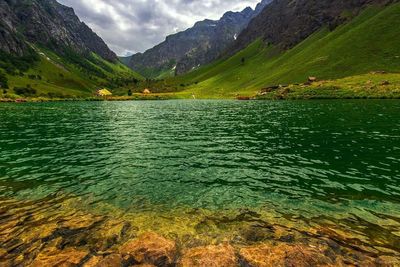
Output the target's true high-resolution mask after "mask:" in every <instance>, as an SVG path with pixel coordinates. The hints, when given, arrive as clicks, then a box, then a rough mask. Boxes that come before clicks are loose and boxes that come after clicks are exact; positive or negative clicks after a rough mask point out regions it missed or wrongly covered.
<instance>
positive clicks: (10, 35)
mask: <svg viewBox="0 0 400 267" xmlns="http://www.w3.org/2000/svg"><path fill="white" fill-rule="evenodd" d="M0 14H1V16H0V25H1V32H0V38H1V39H0V48H1V49H2V50H3V51H6V52H12V53H16V54H18V55H22V54H23V52H25V51H26V49H27V47H29V45H26V43H25V42H30V43H33V44H36V45H42V46H45V47H47V48H50V49H54V50H56V51H57V52H60V53H63V52H64V51H63V50H64V49H72V50H74V51H75V52H78V53H81V54H85V53H89V52H94V53H96V54H98V55H99V56H101V57H102V58H104V59H106V60H108V61H116V60H117V56H116V55H115V54H114V52H112V51H111V50H110V49H109V48H108V47H107V45H106V44H105V43H104V41H103V40H102V39H101V38H100V37H99V36H98V35H97V34H95V33H94V32H93V31H92V30H91V29H90V28H89V27H88V26H87V25H86V24H85V23H83V22H81V21H80V20H79V18H78V17H77V16H76V15H75V12H74V10H73V9H72V8H70V7H66V6H63V5H61V4H59V3H58V2H56V1H55V0H30V1H24V0H0ZM24 43H25V44H24Z"/></svg>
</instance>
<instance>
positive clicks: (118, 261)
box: [95, 254, 123, 267]
mask: <svg viewBox="0 0 400 267" xmlns="http://www.w3.org/2000/svg"><path fill="white" fill-rule="evenodd" d="M121 266H123V260H122V256H121V255H118V254H112V255H109V256H107V257H105V258H104V259H102V260H100V262H99V263H97V264H96V265H95V267H121Z"/></svg>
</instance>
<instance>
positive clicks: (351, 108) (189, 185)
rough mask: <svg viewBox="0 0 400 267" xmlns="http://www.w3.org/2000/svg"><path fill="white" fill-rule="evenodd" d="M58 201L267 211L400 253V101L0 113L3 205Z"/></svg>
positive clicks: (21, 107) (68, 107)
mask: <svg viewBox="0 0 400 267" xmlns="http://www.w3.org/2000/svg"><path fill="white" fill-rule="evenodd" d="M57 194H68V195H74V196H79V197H80V201H81V203H82V205H83V206H84V205H85V206H88V207H93V208H96V207H97V206H98V205H99V204H107V205H109V206H112V207H115V208H117V209H119V210H123V211H124V212H126V213H131V212H135V213H137V212H148V211H161V210H162V211H163V212H168V211H174V210H177V209H180V208H185V209H204V210H209V211H213V212H218V211H221V210H240V209H250V210H252V209H254V210H264V211H266V212H271V214H274V215H273V216H274V217H275V218H276V217H282V218H286V219H288V218H289V219H290V218H291V220H292V221H296V220H297V221H302V222H305V223H309V222H310V221H311V222H312V221H330V222H334V223H336V224H337V225H341V227H343V228H344V229H350V230H351V231H354V232H356V233H357V234H360V235H363V236H365V237H366V238H367V239H366V240H370V242H371V243H374V242H375V243H377V244H378V243H379V244H380V246H386V247H387V248H390V249H391V250H393V251H400V245H399V243H397V241H398V240H399V239H400V102H399V101H375V100H365V101H362V100H359V101H294V102H290V101H287V102H261V101H260V102H256V101H254V102H239V101H200V100H199V101H163V102H161V101H160V102H155V101H154V102H153V101H149V102H71V103H67V102H66V103H32V104H31V103H27V104H0V197H1V198H2V199H3V200H4V199H14V200H15V199H18V200H19V201H27V200H30V201H42V200H43V199H46V198H48V197H49V196H56V195H57ZM16 212H17V211H16ZM102 212H104V213H106V212H107V211H106V210H104V211H102ZM376 236H379V238H378V239H376V240H375V239H374V238H376ZM396 240H397V241H396Z"/></svg>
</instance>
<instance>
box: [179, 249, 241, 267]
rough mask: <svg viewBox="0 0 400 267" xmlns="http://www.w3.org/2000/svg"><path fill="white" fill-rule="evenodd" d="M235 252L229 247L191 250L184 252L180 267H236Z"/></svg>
mask: <svg viewBox="0 0 400 267" xmlns="http://www.w3.org/2000/svg"><path fill="white" fill-rule="evenodd" d="M237 265H238V262H237V258H236V256H235V250H234V249H233V247H232V246H230V245H226V244H225V245H219V246H207V247H197V248H192V249H189V250H187V251H185V252H184V254H183V256H182V259H181V260H180V262H179V264H178V266H180V267H196V266H199V267H200V266H209V267H213V266H214V267H231V266H237Z"/></svg>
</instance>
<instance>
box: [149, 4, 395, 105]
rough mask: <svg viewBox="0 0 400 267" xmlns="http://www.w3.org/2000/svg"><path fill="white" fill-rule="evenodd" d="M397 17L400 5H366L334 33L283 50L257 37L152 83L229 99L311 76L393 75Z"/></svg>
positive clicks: (184, 94)
mask: <svg viewBox="0 0 400 267" xmlns="http://www.w3.org/2000/svg"><path fill="white" fill-rule="evenodd" d="M399 21H400V4H399V3H396V4H392V5H391V6H388V7H385V8H382V7H370V8H368V9H367V10H365V11H364V12H363V13H362V14H361V15H359V16H358V17H356V18H355V19H353V20H352V21H351V22H350V23H347V24H345V25H342V26H340V27H338V28H336V29H335V30H334V31H328V30H327V29H321V30H320V31H318V32H316V33H314V34H313V35H312V36H310V37H309V38H308V39H306V40H305V41H303V42H302V43H300V44H299V45H297V46H296V47H294V48H292V49H291V50H288V51H285V52H282V51H280V50H279V49H278V48H277V47H273V46H271V45H265V44H264V43H263V42H262V41H260V40H258V41H256V42H254V43H253V44H251V45H250V46H249V47H247V48H246V49H244V50H243V51H241V52H239V53H238V54H236V55H234V56H233V57H231V58H229V59H226V60H220V61H218V62H216V63H214V64H212V65H208V66H205V67H202V68H200V69H197V70H195V71H193V72H191V73H189V74H186V75H184V76H181V77H177V78H173V79H167V80H164V81H159V82H156V83H154V84H153V87H154V90H166V91H171V92H173V91H180V92H179V93H178V96H179V97H190V96H191V95H192V94H195V95H196V96H197V97H201V98H231V97H235V96H237V95H249V96H253V95H255V94H256V93H257V92H259V91H260V89H261V88H265V87H268V86H271V85H278V84H293V83H302V82H305V81H307V78H308V77H309V76H316V77H318V79H319V80H326V79H331V80H332V79H340V78H344V77H349V76H358V75H363V74H367V73H369V72H371V71H378V70H379V71H386V72H390V73H397V72H399V71H400V38H399V36H400V27H398V22H399ZM393 75H396V74H393ZM363 77H364V76H363ZM353 80H355V81H357V80H360V81H364V80H363V79H358V78H357V77H355V78H354V79H353ZM394 80H395V81H398V79H394ZM338 82H339V81H338ZM338 86H340V85H338Z"/></svg>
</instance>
